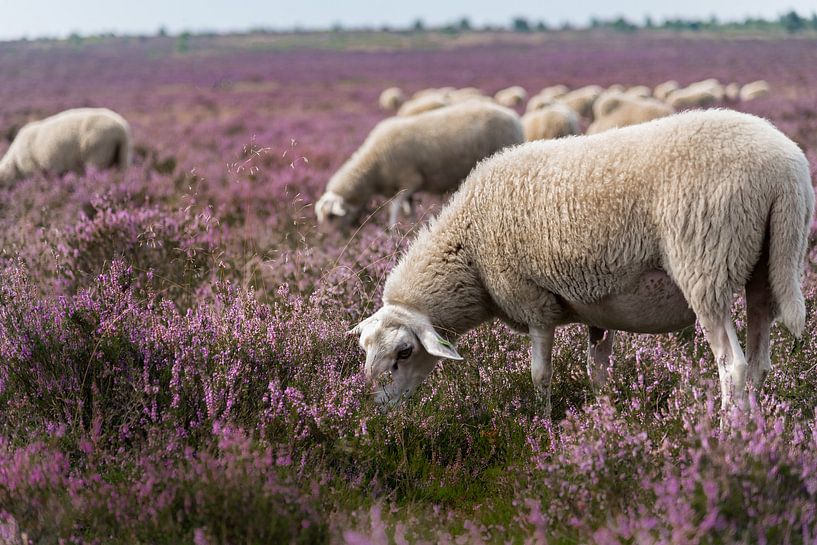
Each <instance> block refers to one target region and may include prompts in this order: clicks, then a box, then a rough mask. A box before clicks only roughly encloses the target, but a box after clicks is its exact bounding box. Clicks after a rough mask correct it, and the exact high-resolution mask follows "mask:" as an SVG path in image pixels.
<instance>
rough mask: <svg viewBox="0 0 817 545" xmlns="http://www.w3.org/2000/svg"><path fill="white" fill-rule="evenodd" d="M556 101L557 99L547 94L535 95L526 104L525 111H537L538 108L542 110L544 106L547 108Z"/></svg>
mask: <svg viewBox="0 0 817 545" xmlns="http://www.w3.org/2000/svg"><path fill="white" fill-rule="evenodd" d="M555 103H556V99H554V98H551V97H549V96H547V95H534V96H532V97H531V99H530V100H529V101H528V104H527V105H526V106H525V112H526V113H530V112H535V111H536V110H541V109H542V108H547V107H548V106H551V105H553V104H555Z"/></svg>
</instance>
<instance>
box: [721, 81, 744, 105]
mask: <svg viewBox="0 0 817 545" xmlns="http://www.w3.org/2000/svg"><path fill="white" fill-rule="evenodd" d="M723 97H724V98H725V99H726V100H728V101H730V102H735V101H737V100H738V99H739V98H740V84H739V83H735V82H732V83H730V84H729V85H727V86H725V87H724V88H723Z"/></svg>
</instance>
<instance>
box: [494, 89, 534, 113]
mask: <svg viewBox="0 0 817 545" xmlns="http://www.w3.org/2000/svg"><path fill="white" fill-rule="evenodd" d="M527 98H528V92H527V91H525V89H524V88H523V87H520V86H519V85H514V86H512V87H507V88H505V89H501V90H499V91H497V93H496V94H495V95H494V100H496V102H497V104H500V105H502V106H507V107H508V108H514V107H516V106H519V105H520V104H522V103H523V102H525V99H527Z"/></svg>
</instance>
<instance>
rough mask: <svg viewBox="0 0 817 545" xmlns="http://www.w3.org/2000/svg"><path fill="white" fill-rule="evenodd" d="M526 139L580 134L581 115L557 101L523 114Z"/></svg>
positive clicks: (544, 138) (543, 138)
mask: <svg viewBox="0 0 817 545" xmlns="http://www.w3.org/2000/svg"><path fill="white" fill-rule="evenodd" d="M522 127H523V129H524V131H525V140H526V141H528V142H531V141H533V140H550V139H551V138H562V137H563V136H570V135H573V134H579V133H580V132H581V128H580V125H579V116H578V114H576V112H575V111H573V109H572V108H569V107H568V106H567V105H565V104H560V103H555V104H552V105H550V106H548V107H546V108H542V109H541V110H535V111H533V112H528V113H526V114H525V115H524V116H522Z"/></svg>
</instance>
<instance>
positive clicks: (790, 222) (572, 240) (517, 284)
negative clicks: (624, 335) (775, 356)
mask: <svg viewBox="0 0 817 545" xmlns="http://www.w3.org/2000/svg"><path fill="white" fill-rule="evenodd" d="M813 208H814V190H813V188H812V186H811V177H810V175H809V165H808V162H807V160H806V158H805V156H804V155H803V153H802V152H801V151H800V149H799V148H798V147H797V145H796V144H795V143H794V142H792V141H791V140H789V139H788V138H786V137H785V136H784V135H783V134H782V133H781V132H779V131H778V130H777V129H775V128H774V127H773V126H772V125H771V124H770V123H768V122H767V121H765V120H763V119H760V118H758V117H754V116H751V115H748V114H744V113H739V112H734V111H727V110H710V111H694V112H685V113H681V114H678V115H675V116H672V117H667V118H663V119H658V120H655V121H652V122H649V123H645V124H642V125H637V126H633V127H627V128H624V129H618V130H615V131H609V132H606V133H603V134H599V135H595V136H583V137H574V138H566V139H561V140H548V141H541V142H530V143H527V144H524V145H522V146H517V147H515V148H512V149H510V150H506V151H503V152H501V153H499V154H497V155H495V156H493V157H491V158H490V159H488V160H486V161H483V162H482V163H480V164H479V166H478V167H477V168H476V169H474V171H473V172H472V173H471V174H470V175H469V176H468V179H467V180H466V181H465V182H464V183H463V184H462V186H461V187H460V189H459V191H458V192H457V193H456V194H455V195H454V196H453V197H452V198H451V200H450V201H449V203H448V204H447V206H446V207H445V208H444V209H443V210H442V212H441V213H440V215H439V217H438V218H437V219H436V220H434V221H433V222H432V223H431V224H430V225H429V226H427V227H425V228H424V229H423V230H422V231H421V232H420V234H419V235H418V236H417V238H416V240H415V241H414V242H413V243H412V245H411V247H410V248H409V249H408V251H407V253H406V254H405V255H404V256H403V257H402V259H401V260H400V262H399V264H398V265H397V266H396V267H395V268H394V270H392V271H391V273H390V274H389V276H388V279H387V280H386V285H385V288H384V291H383V307H382V308H381V309H380V310H378V311H377V312H376V313H375V314H373V315H372V316H370V317H369V318H367V319H365V320H364V321H363V322H361V323H360V324H359V325H357V326H356V327H355V328H354V329H353V330H352V333H354V334H359V335H360V346H361V347H362V348H363V349H364V350H365V351H366V362H365V366H364V371H365V375H366V377H367V379H369V380H374V379H376V378H377V377H378V376H380V375H381V374H383V373H385V372H386V371H390V372H391V376H392V382H391V384H389V385H387V386H386V387H384V388H383V389H381V390H380V391H379V395H378V398H379V400H380V401H395V400H398V399H400V398H401V397H402V396H404V395H408V394H410V393H411V392H412V391H413V390H414V389H415V388H416V387H417V386H418V385H419V384H420V382H422V380H423V379H424V378H425V377H426V376H427V375H428V374H429V372H430V371H431V370H432V369H433V368H434V365H435V362H436V360H437V359H438V358H449V359H455V360H459V359H462V357H461V356H460V355H459V353H458V352H457V350H456V348H455V346H454V341H455V340H456V339H457V337H459V336H460V335H462V334H464V333H465V332H466V331H468V330H470V329H472V328H474V327H476V326H477V325H479V324H481V323H484V322H486V321H489V320H491V319H494V318H500V319H501V320H503V321H504V322H505V323H507V324H509V325H510V326H511V327H512V328H514V329H515V330H518V331H522V332H527V333H529V334H530V337H531V340H532V354H531V376H532V378H533V381H534V384H535V385H536V387H537V389H538V391H539V392H540V393H541V394H542V396H543V398H544V399H545V401H546V403H547V407H549V406H550V405H549V403H550V392H551V377H552V373H553V370H552V366H551V349H552V346H553V341H554V332H555V329H556V327H558V326H560V325H563V324H567V323H576V322H578V323H583V324H587V325H588V326H589V333H590V335H589V337H590V343H589V348H588V371H589V372H590V376H591V378H592V381H593V384H594V385H595V386H596V388H598V387H599V386H601V385H602V384H603V383H604V381H605V379H606V369H607V366H608V365H609V355H610V354H611V350H612V341H613V333H614V332H615V330H624V331H632V332H636V333H662V332H669V331H675V330H678V329H680V328H684V327H688V326H690V325H691V324H693V323H694V322H695V319H696V318H697V319H698V320H699V321H700V323H701V325H702V326H703V327H704V329H705V331H706V335H707V339H708V341H709V344H710V347H711V348H712V351H713V352H714V355H715V361H716V362H717V365H718V371H719V375H720V386H721V396H722V399H721V403H722V407H723V408H724V409H726V408H729V407H732V406H740V407H745V405H746V403H745V402H746V400H747V397H748V396H747V392H746V386H747V382H748V385H749V387H750V389H751V390H752V391H755V392H756V391H757V390H759V389H760V387H761V385H762V383H763V380H764V378H765V376H766V375H767V373H768V371H769V369H770V365H771V364H770V358H769V330H770V326H771V324H772V322H773V321H774V319H775V318H779V319H780V320H781V321H782V323H783V325H785V326H786V328H788V329H789V330H790V331H791V332H792V333H793V334H795V335H800V334H801V332H802V331H803V328H804V324H805V315H806V314H805V313H806V309H805V303H804V298H803V294H802V292H801V288H800V276H801V273H802V269H803V261H804V257H805V253H806V246H807V238H808V234H809V225H810V222H811V217H812V213H813ZM742 288H745V290H746V301H747V303H746V304H747V323H748V330H747V331H748V332H747V339H748V343H747V355H746V356H744V352H743V351H742V350H741V346H740V343H739V341H738V336H737V333H736V331H735V326H734V323H733V321H732V317H731V308H732V302H733V298H734V294H735V293H736V292H737V291H738V290H739V289H742Z"/></svg>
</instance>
